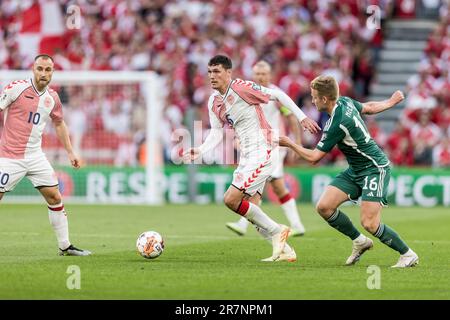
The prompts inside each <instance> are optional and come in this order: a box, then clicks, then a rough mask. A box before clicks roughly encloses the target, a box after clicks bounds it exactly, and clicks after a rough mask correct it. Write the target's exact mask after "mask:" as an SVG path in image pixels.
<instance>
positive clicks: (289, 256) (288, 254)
mask: <svg viewBox="0 0 450 320" xmlns="http://www.w3.org/2000/svg"><path fill="white" fill-rule="evenodd" d="M286 249H287V247H285V249H284V250H283V252H282V253H281V254H280V256H279V257H278V259H276V260H274V259H273V258H272V257H268V258H265V259H262V260H261V261H263V262H276V261H287V262H295V261H297V254H296V253H295V250H294V249H293V248H289V249H290V250H286Z"/></svg>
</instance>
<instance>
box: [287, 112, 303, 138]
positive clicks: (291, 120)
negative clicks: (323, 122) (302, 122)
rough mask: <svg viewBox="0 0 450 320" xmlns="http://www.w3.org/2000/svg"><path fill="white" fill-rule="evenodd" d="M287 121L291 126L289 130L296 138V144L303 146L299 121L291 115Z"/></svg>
mask: <svg viewBox="0 0 450 320" xmlns="http://www.w3.org/2000/svg"><path fill="white" fill-rule="evenodd" d="M287 121H288V124H289V130H290V132H292V134H293V136H294V140H295V143H297V144H301V143H302V134H301V131H300V128H299V125H298V121H297V119H295V116H294V115H293V114H290V115H288V116H287Z"/></svg>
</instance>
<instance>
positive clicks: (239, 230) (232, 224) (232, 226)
mask: <svg viewBox="0 0 450 320" xmlns="http://www.w3.org/2000/svg"><path fill="white" fill-rule="evenodd" d="M225 225H226V226H227V228H228V229H230V230H231V231H233V232H235V233H236V234H238V235H240V236H244V235H245V234H246V233H247V229H246V228H243V227H242V226H241V225H240V224H239V223H238V222H228V223H227V224H225Z"/></svg>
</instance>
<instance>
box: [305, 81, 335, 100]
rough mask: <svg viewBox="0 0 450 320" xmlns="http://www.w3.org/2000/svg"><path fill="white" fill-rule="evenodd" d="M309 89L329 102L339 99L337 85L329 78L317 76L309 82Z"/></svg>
mask: <svg viewBox="0 0 450 320" xmlns="http://www.w3.org/2000/svg"><path fill="white" fill-rule="evenodd" d="M311 89H314V90H317V92H318V94H319V96H320V97H327V98H328V99H330V100H331V101H335V100H337V98H338V97H339V85H338V83H337V81H336V79H334V78H333V77H331V76H318V77H317V78H315V79H314V80H313V81H311Z"/></svg>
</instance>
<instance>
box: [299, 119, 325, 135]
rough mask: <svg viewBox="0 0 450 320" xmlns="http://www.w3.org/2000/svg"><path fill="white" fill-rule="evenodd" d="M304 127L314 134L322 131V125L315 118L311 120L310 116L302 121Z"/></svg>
mask: <svg viewBox="0 0 450 320" xmlns="http://www.w3.org/2000/svg"><path fill="white" fill-rule="evenodd" d="M300 123H301V125H302V126H303V128H305V129H306V130H308V131H309V132H311V133H312V134H315V133H317V132H319V131H320V127H319V125H318V124H317V122H315V121H314V120H311V119H310V118H305V119H303V121H302V122H300Z"/></svg>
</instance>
